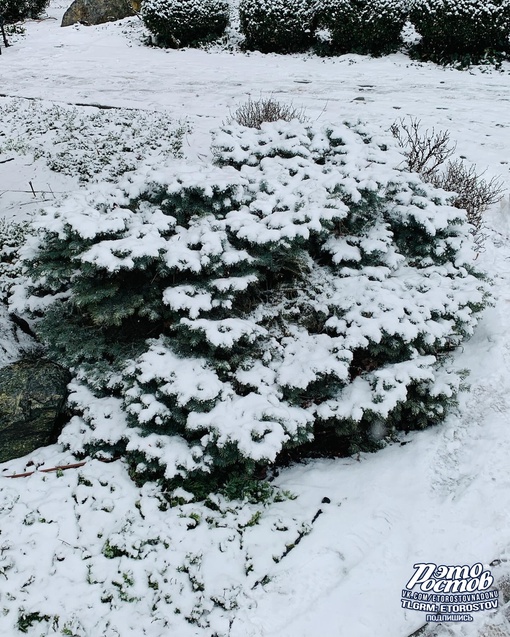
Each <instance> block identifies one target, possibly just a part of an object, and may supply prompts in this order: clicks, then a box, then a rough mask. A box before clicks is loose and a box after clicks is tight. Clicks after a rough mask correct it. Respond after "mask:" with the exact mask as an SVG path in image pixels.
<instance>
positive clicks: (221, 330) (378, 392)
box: [14, 121, 486, 488]
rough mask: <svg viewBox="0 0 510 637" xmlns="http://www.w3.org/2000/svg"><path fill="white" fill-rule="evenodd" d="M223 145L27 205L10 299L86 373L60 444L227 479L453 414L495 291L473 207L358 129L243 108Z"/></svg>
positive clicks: (160, 472)
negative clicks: (31, 211)
mask: <svg viewBox="0 0 510 637" xmlns="http://www.w3.org/2000/svg"><path fill="white" fill-rule="evenodd" d="M213 151H214V155H215V157H216V164H217V165H216V166H213V167H208V168H206V167H204V166H202V165H197V166H195V165H182V166H181V167H180V168H179V169H178V170H175V171H174V172H171V173H170V172H163V171H161V172H150V173H147V174H145V175H139V176H138V177H135V176H134V175H130V176H129V177H128V178H127V179H126V180H125V181H124V182H122V183H120V184H119V185H118V186H117V187H116V188H114V189H112V188H111V187H110V188H107V187H105V188H103V189H102V190H100V189H99V188H98V187H96V188H95V189H94V190H90V191H89V192H86V193H80V194H79V195H77V196H76V197H74V198H71V199H68V200H67V201H66V202H64V203H62V204H61V205H60V206H58V207H54V208H49V209H47V210H46V212H45V213H44V214H43V215H42V216H40V217H39V218H38V219H37V220H36V221H34V230H36V231H37V232H38V235H36V238H34V239H33V240H32V242H31V244H30V245H29V246H28V247H27V248H26V250H25V253H24V259H25V265H26V273H27V275H26V276H27V279H26V282H25V284H24V285H23V286H17V288H16V294H15V296H14V300H15V305H16V307H18V308H20V307H24V308H28V309H30V310H31V311H32V312H33V313H34V314H35V315H36V316H40V317H41V318H40V319H39V323H38V330H39V333H40V334H41V336H42V337H43V338H44V340H45V341H46V343H47V345H48V347H49V348H50V351H51V353H52V354H53V355H54V356H57V357H59V360H62V361H63V362H65V363H66V364H67V365H68V366H70V367H72V368H74V371H75V374H76V375H77V378H78V381H77V382H76V384H75V386H74V389H73V391H72V393H71V402H72V403H73V405H74V407H75V410H76V411H78V412H80V413H81V415H80V416H77V417H75V418H74V419H73V421H72V423H71V424H70V425H69V426H68V427H67V429H66V430H65V432H64V437H63V440H65V441H66V442H67V444H68V445H69V446H70V448H71V449H72V450H73V451H74V452H76V453H86V452H90V451H91V450H94V449H97V448H102V449H103V450H104V449H106V450H110V451H113V450H115V451H116V452H118V451H119V450H121V451H122V450H124V452H125V454H126V456H127V458H128V460H129V461H130V462H131V464H132V467H133V472H134V474H135V475H139V476H141V477H143V478H147V477H156V476H164V477H165V479H166V480H170V481H172V483H173V484H174V485H175V484H176V481H177V483H178V481H179V480H188V483H187V484H186V486H187V487H188V488H191V487H190V484H193V480H195V479H197V476H200V475H202V476H203V475H206V476H207V475H209V477H208V478H207V480H208V485H209V486H210V487H211V488H213V487H214V484H218V483H219V482H215V480H218V481H221V479H222V476H225V474H228V475H229V476H230V477H232V475H233V474H234V475H235V474H239V475H253V474H254V473H255V472H256V471H257V470H258V469H260V468H261V467H263V466H265V465H267V464H270V463H274V462H275V461H276V460H277V458H278V455H279V454H280V452H281V451H282V450H283V449H285V448H289V447H295V446H297V445H301V444H304V443H309V442H310V441H311V440H313V438H314V435H315V434H316V433H318V432H324V431H326V430H328V431H332V432H334V434H335V435H336V436H338V437H339V439H341V440H343V441H344V442H345V448H346V449H348V450H349V451H355V450H358V449H368V448H375V447H377V446H378V445H379V444H380V442H381V440H383V439H385V438H386V437H387V436H391V435H392V434H393V432H395V431H396V430H399V429H404V430H410V429H417V428H422V427H426V426H428V425H431V424H434V423H437V422H439V421H441V420H442V419H443V418H444V417H445V414H446V411H447V408H448V406H449V405H451V404H452V403H453V402H454V398H455V394H456V392H457V390H458V389H459V384H460V378H459V376H458V375H457V374H456V373H454V372H452V371H451V370H449V369H448V367H447V365H446V364H445V360H446V357H447V355H448V353H449V352H451V351H452V350H454V349H455V348H456V347H457V346H458V345H459V344H460V343H461V341H462V340H463V339H464V338H465V337H466V336H468V335H470V334H471V333H472V331H473V328H474V326H475V324H476V320H477V319H476V313H477V312H478V311H479V310H480V309H481V308H483V306H484V304H485V299H486V290H485V284H484V283H483V281H482V277H481V275H480V274H479V273H477V272H476V270H475V269H474V267H473V260H472V257H473V255H472V252H471V245H472V240H471V236H470V234H469V230H468V227H469V226H467V224H466V218H465V214H464V213H463V212H460V211H459V210H457V209H456V208H453V207H451V206H449V205H446V204H445V203H444V201H443V199H442V197H443V195H442V193H441V191H438V190H436V189H434V188H433V187H432V186H429V185H427V184H425V183H423V182H422V181H421V179H420V177H419V176H418V175H417V174H410V173H408V172H405V171H402V170H400V169H398V168H397V166H398V165H399V164H401V163H402V155H401V154H400V152H399V151H398V150H397V146H396V142H394V141H393V139H392V138H389V139H388V138H387V137H382V138H381V137H380V134H379V133H378V132H377V131H376V130H373V129H371V128H370V127H368V126H366V125H362V124H357V125H354V126H347V125H338V126H333V125H332V126H327V125H326V126H319V125H317V124H314V125H308V124H302V123H300V122H298V121H292V122H290V123H287V122H282V121H280V122H276V123H272V124H263V125H262V127H261V129H260V130H256V129H250V128H246V127H242V126H239V125H237V124H231V125H229V126H226V127H223V128H222V129H221V130H220V131H219V132H218V133H217V134H216V136H215V141H214V144H213Z"/></svg>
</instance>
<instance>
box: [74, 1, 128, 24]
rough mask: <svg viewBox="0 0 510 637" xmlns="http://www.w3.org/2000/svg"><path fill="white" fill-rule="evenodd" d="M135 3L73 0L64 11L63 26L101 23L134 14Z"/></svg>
mask: <svg viewBox="0 0 510 637" xmlns="http://www.w3.org/2000/svg"><path fill="white" fill-rule="evenodd" d="M134 5H135V3H134V2H132V1H131V0H74V2H73V4H72V5H71V6H70V7H69V9H68V10H67V11H66V12H65V13H64V17H63V18H62V24H61V26H63V27H68V26H71V25H72V24H76V23H77V22H80V23H81V24H103V23H104V22H115V20H122V19H123V18H128V17H129V16H132V15H134V14H135V8H136V7H135V6H134Z"/></svg>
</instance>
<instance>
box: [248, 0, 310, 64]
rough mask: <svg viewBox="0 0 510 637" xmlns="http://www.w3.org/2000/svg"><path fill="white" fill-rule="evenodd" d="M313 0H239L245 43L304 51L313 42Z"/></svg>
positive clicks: (282, 50) (265, 50) (281, 50)
mask: <svg viewBox="0 0 510 637" xmlns="http://www.w3.org/2000/svg"><path fill="white" fill-rule="evenodd" d="M313 7H314V3H313V0H241V3H240V5H239V16H240V25H241V32H242V33H243V35H244V37H245V41H244V46H245V48H247V49H256V50H258V51H262V52H263V53H269V52H278V53H292V52H295V51H303V50H305V49H307V48H308V47H310V46H311V43H312V19H313Z"/></svg>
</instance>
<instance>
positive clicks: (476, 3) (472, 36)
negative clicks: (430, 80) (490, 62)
mask: <svg viewBox="0 0 510 637" xmlns="http://www.w3.org/2000/svg"><path fill="white" fill-rule="evenodd" d="M410 19H411V21H412V23H413V24H414V26H415V27H416V30H417V31H418V33H419V34H420V35H421V36H422V39H421V40H420V42H419V43H418V44H417V46H416V47H415V48H414V55H417V56H418V57H419V58H421V59H425V60H433V61H434V62H438V63H457V64H459V65H460V66H467V65H469V64H476V63H478V62H480V61H481V60H483V59H484V58H487V57H489V58H491V57H492V58H494V56H495V55H496V56H497V55H498V54H499V55H500V54H502V53H503V54H508V52H509V51H510V40H509V38H510V2H509V1H508V0H491V1H490V2H486V1H485V0H413V2H412V3H411V7H410Z"/></svg>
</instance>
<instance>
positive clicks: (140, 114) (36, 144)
mask: <svg viewBox="0 0 510 637" xmlns="http://www.w3.org/2000/svg"><path fill="white" fill-rule="evenodd" d="M188 130H189V127H188V125H187V124H186V123H185V122H176V121H175V120H174V119H173V118H172V117H170V116H169V115H168V114H167V113H155V112H150V111H135V110H130V109H124V108H119V109H116V108H109V109H101V108H94V107H90V108H87V109H84V108H78V107H73V106H68V105H56V104H51V105H45V104H44V103H41V102H39V101H36V100H26V99H7V100H2V101H0V153H3V154H7V153H9V154H10V155H12V153H17V154H21V155H27V154H28V155H32V157H33V158H34V159H39V158H43V159H44V160H45V161H46V163H47V165H48V167H49V168H50V169H51V170H53V171H55V172H61V173H63V174H65V175H70V176H75V177H78V178H79V179H80V181H83V182H85V181H90V180H92V179H97V180H107V181H110V180H112V179H115V178H117V177H118V176H119V175H122V174H124V173H125V172H126V171H129V170H134V169H135V168H137V167H138V166H139V165H140V162H147V163H149V164H150V163H151V161H152V162H155V163H159V162H161V161H164V160H165V158H169V157H178V156H179V155H180V153H181V149H182V143H183V138H184V136H185V134H186V133H187V132H188Z"/></svg>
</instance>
